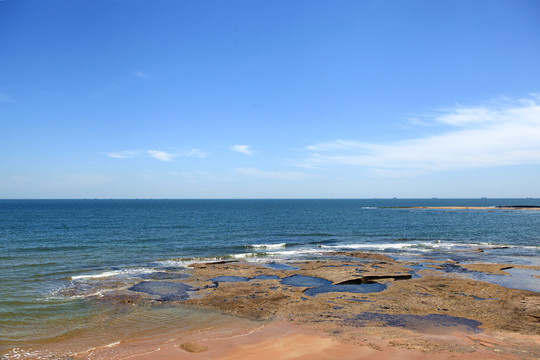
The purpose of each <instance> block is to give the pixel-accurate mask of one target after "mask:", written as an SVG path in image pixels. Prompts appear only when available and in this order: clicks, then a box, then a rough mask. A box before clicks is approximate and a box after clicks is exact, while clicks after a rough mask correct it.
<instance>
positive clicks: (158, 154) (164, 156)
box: [146, 150, 176, 161]
mask: <svg viewBox="0 0 540 360" xmlns="http://www.w3.org/2000/svg"><path fill="white" fill-rule="evenodd" d="M146 153H147V154H148V155H150V156H151V157H153V158H155V159H158V160H161V161H173V159H174V158H175V156H176V155H174V154H171V153H168V152H166V151H159V150H148V151H147V152H146Z"/></svg>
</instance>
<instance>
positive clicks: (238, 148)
mask: <svg viewBox="0 0 540 360" xmlns="http://www.w3.org/2000/svg"><path fill="white" fill-rule="evenodd" d="M231 151H235V152H238V153H242V154H245V155H253V154H255V152H254V151H253V150H251V146H250V145H234V146H232V147H231Z"/></svg>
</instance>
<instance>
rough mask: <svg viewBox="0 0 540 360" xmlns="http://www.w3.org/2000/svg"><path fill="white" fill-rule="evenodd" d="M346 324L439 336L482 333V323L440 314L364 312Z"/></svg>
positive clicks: (348, 320)
mask: <svg viewBox="0 0 540 360" xmlns="http://www.w3.org/2000/svg"><path fill="white" fill-rule="evenodd" d="M346 323H347V324H348V325H355V326H369V325H370V324H371V325H374V324H376V325H381V324H382V325H383V326H393V327H400V328H406V329H409V330H414V331H418V332H423V333H439V334H440V333H448V332H451V331H455V330H465V331H469V332H475V333H479V332H481V331H482V330H481V329H480V328H479V326H480V325H482V323H481V322H479V321H476V320H471V319H466V318H460V317H455V316H449V315H441V314H429V315H399V314H380V313H370V312H365V313H362V314H359V315H357V316H355V317H353V318H350V319H347V320H346Z"/></svg>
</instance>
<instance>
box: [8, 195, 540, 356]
mask: <svg viewBox="0 0 540 360" xmlns="http://www.w3.org/2000/svg"><path fill="white" fill-rule="evenodd" d="M516 205H519V206H522V205H527V206H540V199H491V198H489V199H485V198H481V199H351V200H347V199H339V200H338V199H328V200H326V199H317V200H289V199H282V200H279V199H272V200H263V199H261V200H167V199H159V200H135V199H133V200H0V359H2V360H7V359H52V358H55V359H64V358H65V359H68V358H70V357H73V358H89V359H90V358H95V357H92V354H93V353H94V352H95V350H96V349H99V348H101V349H102V348H114V347H115V346H117V345H118V344H121V343H125V342H128V341H131V342H132V343H133V344H134V346H135V344H136V343H137V344H138V343H141V342H144V341H145V340H146V339H148V338H149V337H148V334H150V333H156V334H157V333H160V334H165V336H167V334H168V335H169V336H171V337H172V336H173V334H177V333H178V331H184V333H188V332H190V331H197V330H198V329H209V328H214V327H216V326H219V324H223V325H225V324H228V323H230V322H231V321H233V320H232V319H231V318H230V317H228V316H227V315H224V314H219V313H212V312H211V311H208V310H204V309H193V308H190V307H187V306H183V305H181V304H178V303H175V304H167V303H159V304H146V305H134V304H129V305H126V304H116V303H114V302H107V301H99V299H100V298H103V297H104V296H105V295H107V294H109V293H114V292H118V291H121V290H125V289H127V288H129V287H131V286H133V285H134V284H137V283H139V282H141V281H143V280H144V279H153V278H154V279H155V278H159V275H160V274H164V273H165V274H170V273H174V274H180V275H182V274H184V273H185V276H188V275H189V269H190V265H191V264H193V263H195V262H201V261H219V260H225V259H238V260H243V261H248V262H254V263H277V264H287V263H289V262H294V261H296V260H305V259H320V258H324V257H325V256H328V254H329V253H330V252H335V251H368V252H378V253H384V254H386V255H388V256H390V257H393V258H396V259H400V260H409V261H415V260H416V261H420V259H423V260H425V259H432V260H449V259H452V260H455V261H458V262H460V263H471V262H489V263H492V262H497V263H505V264H517V265H518V264H520V265H532V266H538V265H540V211H534V210H532V211H528V210H502V209H499V208H497V206H516ZM417 206H427V207H442V206H474V207H490V208H489V209H485V210H472V209H471V210H452V209H444V210H441V209H414V208H408V207H417ZM423 260H422V261H423ZM516 270H518V269H516ZM180 275H179V276H180ZM464 275H465V276H473V277H474V276H476V277H477V279H480V280H482V281H489V282H495V283H499V284H500V285H502V286H507V287H515V288H522V289H526V290H531V291H537V292H540V280H538V277H534V276H537V275H538V274H535V273H531V272H527V271H516V272H515V273H512V276H501V275H498V276H495V275H493V276H488V275H485V274H474V273H473V272H471V273H470V274H464ZM238 321H242V320H238ZM111 358H113V357H111Z"/></svg>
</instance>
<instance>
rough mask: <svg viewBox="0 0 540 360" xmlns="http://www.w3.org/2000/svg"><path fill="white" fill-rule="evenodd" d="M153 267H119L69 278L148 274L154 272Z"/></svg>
mask: <svg viewBox="0 0 540 360" xmlns="http://www.w3.org/2000/svg"><path fill="white" fill-rule="evenodd" d="M156 271H157V270H156V269H153V268H136V269H121V270H109V271H104V272H102V273H98V274H88V275H75V276H72V277H71V280H86V279H101V278H109V277H118V276H120V277H130V276H132V275H141V274H150V273H153V272H156Z"/></svg>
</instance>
